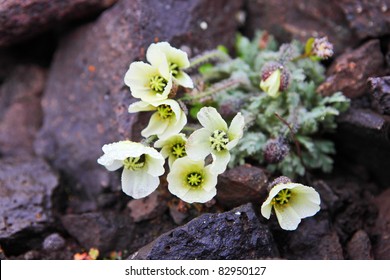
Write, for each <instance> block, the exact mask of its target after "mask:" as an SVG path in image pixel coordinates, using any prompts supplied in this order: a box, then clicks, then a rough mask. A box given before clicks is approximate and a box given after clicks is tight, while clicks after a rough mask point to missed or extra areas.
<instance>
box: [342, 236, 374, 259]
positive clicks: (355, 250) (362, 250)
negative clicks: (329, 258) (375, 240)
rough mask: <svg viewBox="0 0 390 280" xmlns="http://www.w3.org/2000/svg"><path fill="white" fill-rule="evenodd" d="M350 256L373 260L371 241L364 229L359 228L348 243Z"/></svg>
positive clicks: (351, 257) (350, 257)
mask: <svg viewBox="0 0 390 280" xmlns="http://www.w3.org/2000/svg"><path fill="white" fill-rule="evenodd" d="M347 253H348V257H349V259H351V260H372V259H373V257H372V248H371V241H370V238H369V237H368V235H367V233H366V232H365V231H364V230H358V231H357V232H356V233H355V234H354V235H353V236H352V239H351V240H350V241H349V242H348V244H347Z"/></svg>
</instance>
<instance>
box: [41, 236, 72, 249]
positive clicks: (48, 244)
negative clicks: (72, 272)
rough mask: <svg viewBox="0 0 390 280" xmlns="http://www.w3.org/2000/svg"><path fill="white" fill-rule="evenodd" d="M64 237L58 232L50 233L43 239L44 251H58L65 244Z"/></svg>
mask: <svg viewBox="0 0 390 280" xmlns="http://www.w3.org/2000/svg"><path fill="white" fill-rule="evenodd" d="M65 242H66V241H65V239H64V238H63V237H62V236H61V235H59V234H58V233H52V234H50V235H49V236H47V237H46V238H45V240H44V241H43V249H44V250H46V251H58V250H60V249H62V248H63V247H64V246H65Z"/></svg>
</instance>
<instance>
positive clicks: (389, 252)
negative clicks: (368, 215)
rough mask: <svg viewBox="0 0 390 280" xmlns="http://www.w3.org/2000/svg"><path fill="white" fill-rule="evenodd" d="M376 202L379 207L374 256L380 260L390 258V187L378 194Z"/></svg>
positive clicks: (375, 228) (374, 231) (374, 232)
mask: <svg viewBox="0 0 390 280" xmlns="http://www.w3.org/2000/svg"><path fill="white" fill-rule="evenodd" d="M374 203H375V204H376V205H377V206H378V208H379V213H378V218H377V219H376V222H375V227H374V229H373V234H374V235H375V237H376V238H375V239H376V242H375V243H374V244H373V251H374V258H375V259H379V260H389V259H390V216H389V213H390V189H387V190H385V191H384V192H383V193H382V194H380V195H378V196H377V197H376V198H375V200H374Z"/></svg>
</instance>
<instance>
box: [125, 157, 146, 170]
mask: <svg viewBox="0 0 390 280" xmlns="http://www.w3.org/2000/svg"><path fill="white" fill-rule="evenodd" d="M123 166H124V167H125V168H126V169H129V170H131V171H135V170H140V169H141V168H142V167H144V166H145V155H141V156H139V157H128V158H126V159H125V160H124V161H123Z"/></svg>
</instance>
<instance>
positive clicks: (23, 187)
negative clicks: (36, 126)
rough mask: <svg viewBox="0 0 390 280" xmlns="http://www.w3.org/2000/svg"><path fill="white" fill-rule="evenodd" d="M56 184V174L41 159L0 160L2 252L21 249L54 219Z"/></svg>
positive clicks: (20, 250) (17, 251)
mask: <svg viewBox="0 0 390 280" xmlns="http://www.w3.org/2000/svg"><path fill="white" fill-rule="evenodd" d="M57 185H58V178H57V175H56V174H54V173H53V171H52V170H51V168H50V167H49V166H48V165H47V164H46V162H44V161H43V160H42V159H39V158H32V157H31V158H30V157H13V158H8V159H1V160H0V213H1V216H2V219H1V220H0V245H1V247H2V248H3V249H4V251H5V252H6V253H13V254H17V253H20V252H23V251H24V250H25V249H26V248H28V247H29V246H30V245H31V244H30V243H29V242H30V241H31V242H33V243H35V240H34V241H33V239H39V238H42V237H39V233H40V232H42V231H43V230H44V229H45V228H46V227H48V226H50V225H51V223H53V222H54V221H53V209H52V208H53V207H54V205H53V203H52V198H53V194H54V191H55V189H56V187H57ZM27 239H31V240H27Z"/></svg>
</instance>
